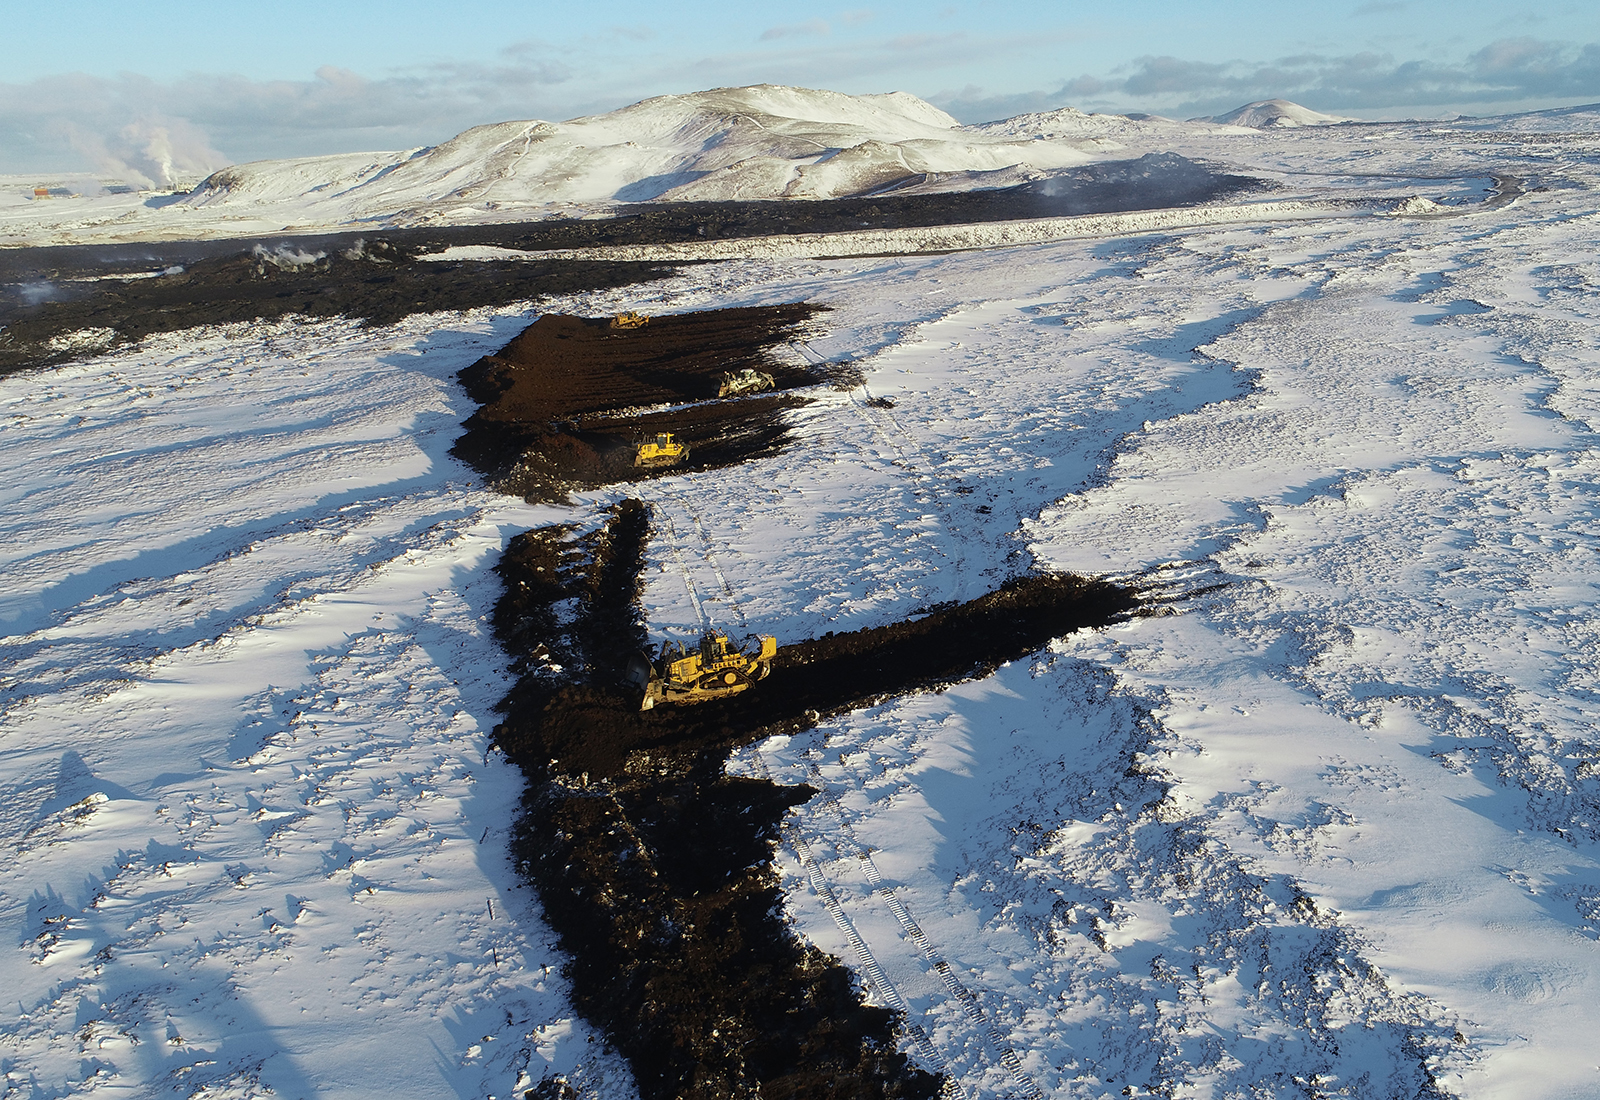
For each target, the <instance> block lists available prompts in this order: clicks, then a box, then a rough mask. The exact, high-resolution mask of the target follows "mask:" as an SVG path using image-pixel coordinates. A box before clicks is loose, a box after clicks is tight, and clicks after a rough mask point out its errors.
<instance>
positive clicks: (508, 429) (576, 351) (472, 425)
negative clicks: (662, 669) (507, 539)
mask: <svg viewBox="0 0 1600 1100" xmlns="http://www.w3.org/2000/svg"><path fill="white" fill-rule="evenodd" d="M820 312H821V308H820V307H818V306H813V305H808V304H804V303H795V304H789V305H776V306H752V307H746V308H742V309H719V310H708V311H704V312H699V313H685V314H677V315H669V316H662V317H652V318H650V319H649V321H648V322H647V323H646V324H644V325H643V326H641V327H637V328H622V327H617V326H616V325H615V324H614V323H613V321H612V319H610V318H584V317H568V316H562V315H558V314H550V315H546V316H544V317H541V318H539V319H538V320H537V321H535V322H534V323H533V324H532V325H529V326H528V327H527V328H526V329H524V330H523V331H522V333H521V334H519V335H518V336H517V337H516V338H515V339H513V340H512V341H511V342H510V343H509V344H507V345H506V346H505V347H504V348H502V349H500V350H499V351H498V352H496V353H495V354H493V355H489V356H485V357H484V358H482V359H480V360H479V361H478V362H476V363H474V364H473V365H472V366H470V367H468V368H466V369H465V370H464V371H462V372H461V381H462V383H463V384H464V385H465V386H466V388H467V392H468V393H469V394H470V395H471V396H472V398H473V399H474V400H476V401H478V402H479V403H480V404H481V405H482V406H483V407H482V408H481V409H480V410H479V411H478V412H477V413H475V414H474V415H473V416H472V417H471V418H470V419H469V420H468V421H467V422H466V434H465V435H463V436H462V437H461V438H460V439H459V440H458V441H457V442H456V445H455V453H456V454H457V455H458V456H459V457H460V458H462V459H463V460H465V461H466V462H468V463H470V464H472V465H473V466H474V467H475V468H477V469H478V470H480V471H481V472H483V473H484V474H485V475H486V476H487V477H489V478H490V479H491V480H492V481H494V482H495V483H496V484H497V485H499V486H500V487H501V488H502V489H504V490H505V491H508V492H516V493H522V494H527V495H530V496H543V497H559V496H561V495H564V494H565V493H566V491H567V490H569V489H570V488H573V487H580V486H594V485H600V484H605V483H607V482H612V481H621V480H627V479H634V478H640V477H648V476H652V474H653V473H658V472H673V473H679V472H682V471H684V470H694V469H706V468H710V467H716V466H726V465H731V464H733V463H737V462H742V461H745V460H747V459H749V458H752V457H755V456H757V455H761V454H768V453H771V452H772V451H774V450H776V449H777V448H778V447H779V446H781V445H782V443H783V441H784V439H785V438H786V436H787V432H786V429H785V428H784V426H783V422H782V417H781V414H782V413H783V411H784V410H785V409H791V408H795V407H797V406H799V405H801V404H804V402H805V399H804V398H802V397H800V396H799V395H797V394H794V393H792V392H786V391H791V390H793V389H795V388H797V387H802V386H812V385H816V384H817V383H819V382H824V381H839V380H840V378H841V371H840V368H832V369H830V368H827V367H806V366H802V365H800V364H799V363H798V362H795V361H792V360H787V359H782V358H779V357H777V356H775V355H774V354H773V349H774V348H776V347H777V346H778V345H780V344H784V343H788V342H789V341H792V340H796V339H799V338H801V336H802V335H803V333H804V330H805V326H806V324H807V323H808V322H809V321H811V320H812V319H813V318H814V317H816V316H817V314H819V313H820ZM746 369H750V370H756V371H760V372H763V373H766V374H768V375H770V376H771V377H772V380H773V383H774V389H773V391H772V392H768V393H763V394H758V395H755V396H745V397H735V398H728V399H719V398H718V396H717V391H718V389H719V386H720V384H721V380H722V376H723V375H724V374H725V373H729V372H734V373H736V372H738V371H741V370H746ZM845 373H847V372H845ZM657 432H671V433H673V434H674V436H675V438H676V439H677V440H678V441H679V442H681V443H686V444H688V446H689V448H690V450H689V457H688V459H687V460H686V461H685V462H683V463H680V464H679V465H676V466H672V467H667V468H665V470H664V471H663V470H656V471H651V470H645V469H639V468H637V467H635V466H634V464H633V460H634V454H635V452H636V447H637V444H638V443H639V442H640V441H641V440H643V439H647V438H650V437H652V436H654V434H655V433H657Z"/></svg>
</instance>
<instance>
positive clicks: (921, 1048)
mask: <svg viewBox="0 0 1600 1100" xmlns="http://www.w3.org/2000/svg"><path fill="white" fill-rule="evenodd" d="M750 755H751V759H752V760H753V762H754V764H755V767H756V771H757V772H758V773H759V774H760V775H761V778H763V779H765V780H767V781H768V782H771V781H772V773H771V772H770V771H769V770H768V769H767V762H766V760H764V759H763V758H762V756H761V753H760V751H759V750H756V749H752V750H751V753H750ZM780 829H781V832H782V835H783V839H784V841H785V842H786V843H787V844H788V845H789V847H790V848H791V849H792V850H793V851H794V854H795V857H796V858H797V859H799V861H800V867H801V869H802V870H804V871H805V874H806V882H807V883H808V884H809V885H810V886H811V889H812V891H813V892H814V893H815V894H816V895H817V897H818V898H820V899H821V901H822V906H823V908H824V909H826V910H827V911H828V916H830V917H832V918H833V923H834V924H836V925H837V926H838V928H839V931H840V932H841V933H843V935H844V938H845V941H846V942H847V943H849V944H850V948H851V950H852V951H854V952H855V953H856V957H857V958H858V959H859V960H860V962H861V970H862V972H863V973H864V974H866V976H867V980H868V981H869V982H870V983H871V984H872V987H873V988H874V989H875V990H877V993H878V997H879V999H881V1000H882V1001H883V1003H884V1004H886V1005H888V1006H889V1007H891V1008H893V1009H895V1010H896V1011H897V1012H899V1013H900V1015H901V1017H902V1018H903V1019H904V1020H905V1021H906V1033H907V1035H908V1036H909V1037H910V1039H911V1043H912V1045H913V1046H915V1047H916V1048H917V1053H918V1054H919V1055H921V1056H922V1060H923V1062H924V1064H926V1065H929V1066H933V1067H935V1068H937V1069H938V1070H939V1071H940V1072H941V1073H942V1074H943V1075H944V1082H945V1083H944V1087H943V1088H942V1089H941V1090H940V1092H941V1094H942V1095H943V1096H945V1097H947V1098H948V1100H967V1098H968V1096H969V1094H968V1093H967V1091H966V1090H965V1089H963V1088H962V1087H961V1086H960V1084H958V1083H957V1081H956V1076H955V1074H954V1073H952V1072H951V1070H950V1063H949V1062H947V1061H945V1058H944V1056H943V1055H942V1054H940V1053H939V1049H938V1048H937V1047H935V1046H934V1045H933V1040H931V1039H929V1038H928V1033H927V1032H926V1031H924V1030H923V1028H922V1026H921V1025H920V1024H917V1023H916V1022H914V1021H913V1019H912V1015H913V1014H912V1010H911V1005H910V1004H908V1003H907V1002H906V999H905V997H904V996H902V995H901V993H900V990H899V988H898V987H896V986H895V984H894V983H893V982H891V981H890V980H889V976H888V975H887V974H885V973H884V972H883V967H881V966H879V965H878V960H877V958H876V957H875V956H874V955H873V954H872V949H871V948H870V947H868V946H867V941H866V940H864V939H862V937H861V933H860V932H858V931H857V930H856V926H855V922H854V921H852V920H851V919H850V916H849V914H847V913H846V912H845V911H844V907H843V906H841V905H840V904H839V897H838V895H837V894H835V893H834V892H833V885H832V884H831V883H830V882H829V881H828V877H827V875H825V874H824V873H823V871H822V866H821V864H819V863H818V862H817V861H816V858H815V857H813V856H812V854H811V845H809V844H807V843H806V838H805V837H804V836H803V835H802V834H801V832H800V830H799V828H798V827H797V826H796V825H795V824H794V822H793V821H791V820H785V821H784V822H783V824H782V826H780Z"/></svg>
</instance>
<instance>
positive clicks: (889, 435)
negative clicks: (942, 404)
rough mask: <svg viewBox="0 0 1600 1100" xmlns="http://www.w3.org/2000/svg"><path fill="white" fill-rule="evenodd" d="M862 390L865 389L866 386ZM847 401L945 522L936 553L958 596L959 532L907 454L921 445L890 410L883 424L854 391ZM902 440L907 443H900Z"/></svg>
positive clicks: (915, 492)
mask: <svg viewBox="0 0 1600 1100" xmlns="http://www.w3.org/2000/svg"><path fill="white" fill-rule="evenodd" d="M862 390H863V392H865V387H863V388H862ZM850 404H851V405H852V406H853V407H854V408H855V410H856V413H857V414H858V415H859V416H860V417H861V419H862V421H864V422H865V423H866V425H867V426H868V427H869V428H870V429H871V431H872V433H873V435H875V436H876V437H877V438H878V440H879V442H880V443H881V444H882V445H883V447H884V449H885V451H887V452H888V455H889V456H890V457H889V464H890V465H892V466H897V467H899V468H900V469H902V470H904V471H905V472H906V476H907V477H908V478H909V479H910V481H911V493H912V496H913V497H914V498H915V499H916V501H917V503H919V504H922V505H925V506H927V507H929V508H932V509H933V510H934V511H935V512H937V513H938V515H939V519H940V520H941V522H942V523H943V525H944V529H945V533H946V534H947V535H949V536H950V542H949V547H950V549H949V550H946V549H943V548H941V549H940V550H939V551H938V552H939V555H940V557H942V558H944V559H945V561H946V562H947V563H949V566H950V568H951V570H952V572H953V573H954V574H955V586H956V592H957V595H958V598H959V595H960V594H962V593H964V592H965V590H966V573H967V570H966V563H965V562H964V561H963V556H962V555H961V554H960V553H959V552H954V553H952V552H951V551H956V550H957V549H958V548H959V546H960V544H961V532H960V529H959V528H958V527H957V526H956V522H955V517H954V516H952V515H951V514H950V509H949V508H948V507H946V505H945V504H944V502H943V500H942V499H941V498H940V495H939V493H938V492H937V491H936V490H935V488H934V486H933V484H932V480H931V479H930V478H929V477H928V475H927V474H925V473H923V472H922V470H921V468H920V467H919V466H918V465H917V463H916V462H915V461H914V460H913V459H912V458H909V457H907V448H908V447H909V448H911V449H913V450H915V451H917V452H918V453H920V452H921V450H922V448H921V446H920V445H919V444H917V442H916V440H915V439H914V438H913V437H912V435H911V433H910V432H908V431H906V429H905V427H904V426H903V425H902V424H901V423H900V421H899V420H897V419H895V416H894V414H893V413H891V412H888V411H887V410H885V411H884V412H883V413H882V418H883V420H887V421H888V422H889V425H890V427H885V426H884V424H883V422H882V420H880V419H879V417H878V415H876V414H875V410H873V409H872V408H871V407H870V406H868V405H867V404H866V403H865V402H863V401H861V400H858V399H857V397H856V395H855V393H854V391H852V392H851V394H850ZM891 429H892V430H891ZM902 442H903V443H905V444H906V445H907V446H902V445H901V444H902Z"/></svg>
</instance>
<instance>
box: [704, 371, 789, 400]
mask: <svg viewBox="0 0 1600 1100" xmlns="http://www.w3.org/2000/svg"><path fill="white" fill-rule="evenodd" d="M775 385H777V383H776V382H774V381H773V380H772V375H770V374H767V373H766V372H765V371H759V370H751V369H750V368H749V367H746V368H745V369H744V370H741V371H724V372H723V373H722V385H721V387H719V388H718V390H717V396H718V397H742V396H743V395H745V394H747V393H761V392H763V391H765V390H770V389H772V388H773V386H775Z"/></svg>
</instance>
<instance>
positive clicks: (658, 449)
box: [633, 432, 689, 469]
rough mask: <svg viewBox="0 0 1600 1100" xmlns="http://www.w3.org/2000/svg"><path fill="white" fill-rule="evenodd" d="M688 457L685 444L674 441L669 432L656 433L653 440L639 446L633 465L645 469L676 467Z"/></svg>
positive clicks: (687, 448)
mask: <svg viewBox="0 0 1600 1100" xmlns="http://www.w3.org/2000/svg"><path fill="white" fill-rule="evenodd" d="M688 457H689V445H688V444H687V443H679V442H677V441H676V440H674V439H673V438H672V433H671V432H657V433H656V437H655V438H654V439H651V440H648V441H646V442H644V443H641V444H639V449H638V450H637V451H635V452H634V455H633V464H634V465H635V466H643V467H645V468H647V469H648V468H649V467H652V466H676V465H677V464H678V463H680V462H682V461H683V460H684V459H686V458H688Z"/></svg>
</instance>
